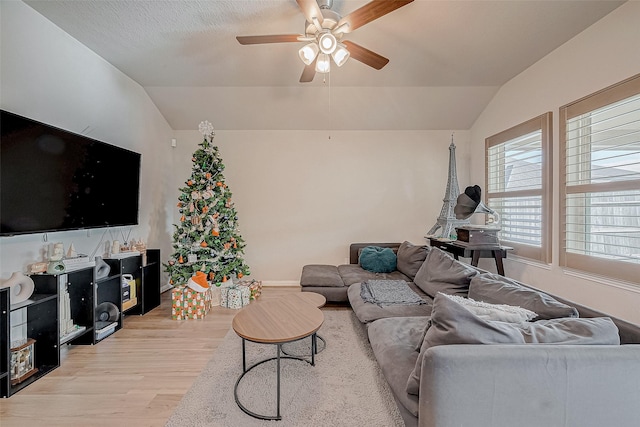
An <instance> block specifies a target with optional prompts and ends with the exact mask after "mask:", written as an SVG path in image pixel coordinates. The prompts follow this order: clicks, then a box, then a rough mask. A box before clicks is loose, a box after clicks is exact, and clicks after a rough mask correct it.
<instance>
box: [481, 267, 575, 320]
mask: <svg viewBox="0 0 640 427" xmlns="http://www.w3.org/2000/svg"><path fill="white" fill-rule="evenodd" d="M469 298H473V299H475V300H478V301H484V302H488V303H490V304H508V305H518V306H520V307H523V308H526V309H528V310H531V311H533V312H535V313H537V314H538V317H537V319H536V320H541V319H556V318H560V317H578V310H576V308H575V307H571V306H569V305H567V304H563V303H561V302H560V301H558V300H556V299H555V298H553V297H552V296H551V295H548V294H545V293H544V292H540V291H537V290H535V289H531V288H528V287H526V286H524V285H523V284H522V283H520V282H518V281H516V280H512V279H508V278H506V277H503V276H499V275H497V274H492V273H485V274H480V275H478V276H475V277H474V278H473V279H471V284H470V285H469Z"/></svg>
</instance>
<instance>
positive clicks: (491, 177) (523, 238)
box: [486, 113, 551, 262]
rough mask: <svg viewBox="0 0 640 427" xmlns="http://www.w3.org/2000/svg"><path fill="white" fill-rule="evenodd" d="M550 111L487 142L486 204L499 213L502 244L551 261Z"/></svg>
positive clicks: (524, 254)
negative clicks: (549, 237)
mask: <svg viewBox="0 0 640 427" xmlns="http://www.w3.org/2000/svg"><path fill="white" fill-rule="evenodd" d="M550 127H551V113H546V114H544V115H542V116H539V117H536V118H534V119H532V120H530V121H528V122H525V123H522V124H520V125H518V126H515V127H513V128H511V129H509V130H507V131H504V132H502V133H500V134H498V135H494V136H492V137H490V138H487V141H486V146H487V150H486V188H487V204H488V205H489V206H490V207H491V208H492V209H495V210H496V211H497V212H499V213H500V217H501V231H500V240H501V241H502V242H504V243H505V244H507V245H510V246H514V247H515V248H516V254H518V255H519V256H526V257H529V258H534V259H537V260H541V261H546V262H549V260H550V259H549V255H550V248H549V239H548V231H550V221H551V217H550V215H549V209H550V205H551V199H550V197H549V186H550V184H549V183H550V181H551V176H550V168H549V164H550V156H551V153H550V148H549V140H550Z"/></svg>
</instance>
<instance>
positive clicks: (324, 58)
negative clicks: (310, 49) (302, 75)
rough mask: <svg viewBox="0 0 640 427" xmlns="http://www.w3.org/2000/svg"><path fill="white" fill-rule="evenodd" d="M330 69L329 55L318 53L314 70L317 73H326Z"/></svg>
mask: <svg viewBox="0 0 640 427" xmlns="http://www.w3.org/2000/svg"><path fill="white" fill-rule="evenodd" d="M330 70H331V59H330V57H329V55H327V54H326V53H321V54H319V55H318V60H317V61H316V72H318V73H328V72H329V71H330Z"/></svg>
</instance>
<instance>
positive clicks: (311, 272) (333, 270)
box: [300, 264, 344, 287]
mask: <svg viewBox="0 0 640 427" xmlns="http://www.w3.org/2000/svg"><path fill="white" fill-rule="evenodd" d="M300 286H302V287H305V286H335V287H342V286H344V282H343V281H342V277H340V274H339V273H338V268H337V267H336V266H335V265H325V264H309V265H305V266H304V267H302V277H300Z"/></svg>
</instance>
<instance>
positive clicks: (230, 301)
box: [220, 286, 251, 309]
mask: <svg viewBox="0 0 640 427" xmlns="http://www.w3.org/2000/svg"><path fill="white" fill-rule="evenodd" d="M250 300H251V291H250V290H249V288H248V287H246V286H232V287H228V288H220V305H221V306H222V307H226V308H233V309H238V308H242V307H244V306H245V305H247V304H249V301H250Z"/></svg>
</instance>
